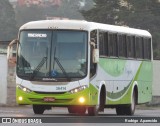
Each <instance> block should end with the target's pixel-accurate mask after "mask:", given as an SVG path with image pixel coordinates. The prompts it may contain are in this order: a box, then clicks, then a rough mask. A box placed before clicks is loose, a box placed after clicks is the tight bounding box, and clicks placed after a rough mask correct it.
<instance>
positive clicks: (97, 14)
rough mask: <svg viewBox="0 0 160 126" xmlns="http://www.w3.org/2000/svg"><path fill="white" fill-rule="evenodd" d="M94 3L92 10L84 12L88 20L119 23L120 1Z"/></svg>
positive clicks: (102, 0)
mask: <svg viewBox="0 0 160 126" xmlns="http://www.w3.org/2000/svg"><path fill="white" fill-rule="evenodd" d="M94 2H95V5H94V7H93V8H92V9H91V10H88V11H82V14H83V16H84V17H85V19H86V20H88V21H95V22H100V23H109V24H115V23H116V22H117V21H118V15H117V12H118V11H119V9H120V6H119V0H94Z"/></svg>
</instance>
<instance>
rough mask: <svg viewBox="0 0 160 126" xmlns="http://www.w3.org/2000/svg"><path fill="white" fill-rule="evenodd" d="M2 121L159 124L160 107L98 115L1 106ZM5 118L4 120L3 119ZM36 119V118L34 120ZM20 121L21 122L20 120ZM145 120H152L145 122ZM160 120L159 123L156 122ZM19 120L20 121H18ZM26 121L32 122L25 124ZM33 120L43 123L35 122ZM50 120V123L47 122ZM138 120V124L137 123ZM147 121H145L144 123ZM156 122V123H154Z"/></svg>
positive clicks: (67, 124)
mask: <svg viewBox="0 0 160 126" xmlns="http://www.w3.org/2000/svg"><path fill="white" fill-rule="evenodd" d="M0 117H1V118H0V122H2V121H3V122H5V121H6V117H7V119H8V118H9V119H11V121H12V124H8V123H7V124H6V123H0V126H5V125H15V126H20V125H22V124H20V123H23V126H25V125H26V126H28V125H31V126H32V125H37V126H41V125H42V126H43V125H44V124H45V125H46V124H47V125H57V126H61V125H65V126H73V125H74V126H75V125H77V126H78V125H80V126H83V125H87V126H91V125H92V126H101V125H105V126H106V125H108V124H109V126H110V125H111V126H124V125H126V126H128V125H129V126H139V125H140V126H151V125H153V126H159V125H160V108H158V107H156V108H153V107H152V108H151V107H145V108H137V109H136V112H135V115H134V116H117V115H116V112H115V109H105V112H104V113H100V114H99V115H98V116H96V117H91V116H88V115H87V114H85V115H76V114H69V113H68V110H67V109H66V108H52V110H46V111H45V112H44V114H43V115H35V114H34V113H33V111H32V107H31V106H18V107H0ZM2 119H3V120H2ZM33 119H35V120H33ZM18 121H19V122H18ZM145 121H150V122H152V123H149V122H145ZM156 121H158V123H157V122H156ZM17 122H18V123H17ZM25 122H27V123H30V124H25ZM33 122H37V123H41V122H42V124H33ZM46 122H48V123H46ZM137 122H138V124H136V123H137ZM143 122H145V123H143ZM154 122H155V123H154Z"/></svg>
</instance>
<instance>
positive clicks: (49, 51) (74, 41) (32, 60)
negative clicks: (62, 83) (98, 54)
mask: <svg viewBox="0 0 160 126" xmlns="http://www.w3.org/2000/svg"><path fill="white" fill-rule="evenodd" d="M87 40H88V38H87V32H86V31H73V30H24V31H21V32H20V42H19V47H18V55H17V58H18V60H17V76H19V77H20V78H23V79H26V80H32V81H34V80H35V81H37V80H44V81H48V80H54V79H56V80H58V79H69V78H70V79H72V78H77V79H78V78H79V79H81V78H83V77H85V76H86V74H87Z"/></svg>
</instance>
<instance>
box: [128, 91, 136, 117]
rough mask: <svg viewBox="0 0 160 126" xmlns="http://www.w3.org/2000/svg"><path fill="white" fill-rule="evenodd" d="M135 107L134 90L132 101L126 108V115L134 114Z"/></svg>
mask: <svg viewBox="0 0 160 126" xmlns="http://www.w3.org/2000/svg"><path fill="white" fill-rule="evenodd" d="M135 108H136V94H135V91H134V92H133V95H132V102H131V104H130V105H129V106H127V107H126V110H125V113H126V115H134V112H135Z"/></svg>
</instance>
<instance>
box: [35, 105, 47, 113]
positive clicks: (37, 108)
mask: <svg viewBox="0 0 160 126" xmlns="http://www.w3.org/2000/svg"><path fill="white" fill-rule="evenodd" d="M44 110H45V106H43V105H33V112H34V114H43V113H44Z"/></svg>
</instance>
